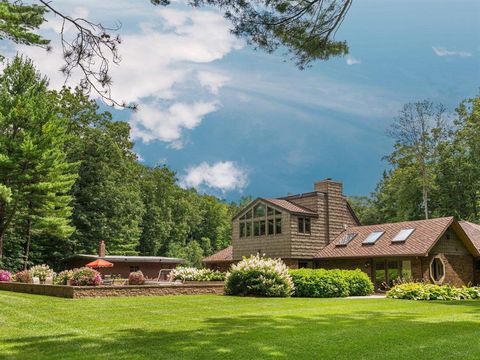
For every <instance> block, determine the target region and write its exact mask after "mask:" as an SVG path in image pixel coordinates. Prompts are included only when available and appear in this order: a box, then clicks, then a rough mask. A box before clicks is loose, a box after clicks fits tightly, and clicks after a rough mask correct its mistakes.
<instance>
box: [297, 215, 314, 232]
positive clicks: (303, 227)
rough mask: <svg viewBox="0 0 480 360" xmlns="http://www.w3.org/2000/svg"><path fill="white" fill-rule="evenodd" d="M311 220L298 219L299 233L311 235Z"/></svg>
mask: <svg viewBox="0 0 480 360" xmlns="http://www.w3.org/2000/svg"><path fill="white" fill-rule="evenodd" d="M310 231H311V229H310V218H303V217H299V218H298V232H299V233H300V234H310Z"/></svg>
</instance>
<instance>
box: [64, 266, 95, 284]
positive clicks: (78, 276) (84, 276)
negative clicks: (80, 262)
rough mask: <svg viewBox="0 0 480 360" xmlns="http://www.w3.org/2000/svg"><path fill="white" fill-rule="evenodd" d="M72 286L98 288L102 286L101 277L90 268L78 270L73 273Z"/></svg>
mask: <svg viewBox="0 0 480 360" xmlns="http://www.w3.org/2000/svg"><path fill="white" fill-rule="evenodd" d="M71 283H72V285H73V286H98V285H101V284H102V277H101V275H100V273H99V272H98V271H96V270H93V269H90V268H80V269H77V270H75V271H74V272H73V275H72V281H71Z"/></svg>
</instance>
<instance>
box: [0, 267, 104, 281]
mask: <svg viewBox="0 0 480 360" xmlns="http://www.w3.org/2000/svg"><path fill="white" fill-rule="evenodd" d="M34 277H38V278H39V279H40V281H45V280H46V279H47V278H49V277H52V278H53V283H54V284H55V285H67V284H68V283H69V281H70V283H71V285H74V286H98V285H101V284H102V277H101V275H100V273H99V272H98V271H96V270H93V269H90V268H80V269H73V270H65V271H62V272H60V273H58V274H55V272H53V270H52V269H50V268H49V267H48V265H36V266H33V267H32V268H31V269H30V270H23V271H19V272H18V273H16V274H15V275H13V276H12V274H10V273H9V272H8V271H5V270H0V281H4V282H10V281H16V282H21V283H27V284H28V283H33V278H34Z"/></svg>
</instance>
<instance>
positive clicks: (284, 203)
mask: <svg viewBox="0 0 480 360" xmlns="http://www.w3.org/2000/svg"><path fill="white" fill-rule="evenodd" d="M260 200H264V201H265V202H267V203H270V204H272V205H274V206H277V207H279V208H281V209H283V210H286V211H288V212H290V213H294V214H304V215H311V216H316V215H318V214H317V213H316V212H315V211H313V210H310V209H307V208H306V207H303V206H300V205H297V204H294V203H292V202H290V201H288V200H285V199H265V198H260Z"/></svg>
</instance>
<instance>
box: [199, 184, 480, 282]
mask: <svg viewBox="0 0 480 360" xmlns="http://www.w3.org/2000/svg"><path fill="white" fill-rule="evenodd" d="M232 223H233V234H232V245H231V246H229V247H228V248H226V249H224V250H222V251H220V252H218V253H216V254H213V255H211V256H209V257H207V258H205V259H203V262H204V264H205V265H206V266H207V267H209V268H215V269H219V270H227V269H228V268H229V267H230V265H231V264H232V263H235V262H237V261H239V260H241V258H242V257H243V256H250V255H252V254H257V253H260V254H265V256H268V257H275V258H281V259H283V261H284V262H285V263H286V264H287V265H288V266H289V267H291V268H301V267H310V268H341V269H355V268H359V269H361V270H362V271H364V272H366V273H367V274H368V275H369V276H370V277H371V279H372V281H373V282H374V283H375V286H376V288H377V289H381V288H384V287H386V286H389V285H390V284H391V283H392V282H393V281H394V280H395V279H398V278H411V279H414V280H424V281H430V282H433V283H439V284H441V283H451V284H454V285H463V284H468V283H478V282H479V280H480V266H479V265H480V263H479V261H478V260H477V259H479V258H480V225H476V224H472V223H469V222H465V221H460V222H458V221H456V220H455V219H454V218H452V217H446V218H439V219H430V220H420V221H408V222H400V223H394V224H380V225H370V226H361V225H360V222H359V221H358V218H357V217H356V216H355V213H354V211H353V210H352V208H351V207H350V205H349V204H348V202H347V200H346V198H345V196H344V195H343V192H342V184H341V183H339V182H335V181H332V180H331V179H326V180H324V181H320V182H317V183H315V187H314V191H313V192H310V193H305V194H299V195H291V196H286V197H282V198H278V199H267V198H258V199H256V200H254V201H253V202H252V203H250V204H249V205H248V206H247V207H246V208H245V209H243V210H242V211H241V212H240V213H238V214H237V215H236V216H235V217H234V218H233V220H232Z"/></svg>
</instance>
